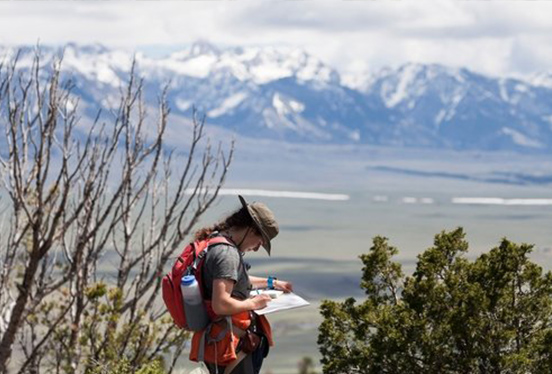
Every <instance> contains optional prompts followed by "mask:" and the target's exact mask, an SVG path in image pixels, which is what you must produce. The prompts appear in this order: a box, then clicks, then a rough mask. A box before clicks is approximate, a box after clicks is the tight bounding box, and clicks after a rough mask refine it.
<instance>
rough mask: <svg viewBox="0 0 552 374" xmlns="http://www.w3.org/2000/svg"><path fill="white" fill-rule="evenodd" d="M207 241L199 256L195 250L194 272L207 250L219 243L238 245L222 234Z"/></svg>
mask: <svg viewBox="0 0 552 374" xmlns="http://www.w3.org/2000/svg"><path fill="white" fill-rule="evenodd" d="M206 242H207V245H206V246H205V248H204V249H203V250H202V251H201V252H200V253H198V254H197V256H196V255H195V251H194V262H193V264H192V268H193V271H194V272H195V271H197V268H198V267H199V263H200V262H201V260H203V258H204V257H205V255H207V252H208V251H209V249H211V248H213V247H215V246H217V245H219V244H227V245H229V246H231V247H234V248H236V246H235V245H234V244H233V243H232V242H231V241H230V240H228V239H227V238H226V237H224V236H222V235H219V236H215V237H212V238H209V239H206Z"/></svg>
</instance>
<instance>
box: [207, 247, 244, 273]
mask: <svg viewBox="0 0 552 374" xmlns="http://www.w3.org/2000/svg"><path fill="white" fill-rule="evenodd" d="M210 251H213V253H212V254H211V256H210V260H211V261H210V262H211V263H210V264H209V265H210V266H209V267H210V269H211V274H212V278H213V280H214V279H230V280H233V281H234V282H237V281H238V269H239V265H240V255H239V253H238V251H237V250H236V249H235V248H232V247H230V246H227V245H220V246H216V247H214V248H212V249H211V250H210Z"/></svg>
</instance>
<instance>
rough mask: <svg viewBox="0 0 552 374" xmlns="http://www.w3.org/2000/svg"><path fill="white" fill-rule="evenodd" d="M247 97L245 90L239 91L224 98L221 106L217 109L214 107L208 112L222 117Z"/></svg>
mask: <svg viewBox="0 0 552 374" xmlns="http://www.w3.org/2000/svg"><path fill="white" fill-rule="evenodd" d="M246 98H247V94H246V93H245V92H238V93H236V94H234V95H232V96H230V97H227V98H226V99H224V101H223V102H222V103H221V104H220V106H219V107H218V108H216V109H212V110H210V111H209V112H208V113H207V116H209V117H220V116H221V115H223V114H226V113H227V112H228V111H230V110H232V109H234V108H235V107H237V106H238V105H240V104H241V102H242V101H244V100H245V99H246Z"/></svg>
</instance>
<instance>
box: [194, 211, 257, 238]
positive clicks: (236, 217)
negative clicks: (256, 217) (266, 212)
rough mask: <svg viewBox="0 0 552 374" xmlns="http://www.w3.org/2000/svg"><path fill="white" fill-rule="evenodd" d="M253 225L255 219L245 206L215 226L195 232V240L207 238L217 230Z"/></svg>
mask: <svg viewBox="0 0 552 374" xmlns="http://www.w3.org/2000/svg"><path fill="white" fill-rule="evenodd" d="M232 227H234V228H243V227H253V228H255V225H254V223H253V219H252V218H251V216H250V215H249V212H248V211H247V210H246V209H245V208H243V207H242V208H240V209H238V210H237V211H235V212H234V213H232V214H230V215H229V216H228V217H226V218H225V219H223V220H222V221H220V222H219V223H216V224H215V225H213V226H208V227H204V228H202V229H199V230H197V231H196V233H195V240H205V239H207V238H208V237H209V235H211V234H212V233H213V232H215V231H225V230H228V229H230V228H232Z"/></svg>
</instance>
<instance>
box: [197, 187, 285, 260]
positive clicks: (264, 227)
mask: <svg viewBox="0 0 552 374" xmlns="http://www.w3.org/2000/svg"><path fill="white" fill-rule="evenodd" d="M239 198H240V202H241V204H242V206H241V208H240V209H238V210H236V211H235V212H233V213H232V214H230V215H229V216H228V217H226V218H225V219H223V220H222V221H221V222H219V223H218V224H216V225H215V226H214V227H212V228H206V229H203V230H200V231H198V232H197V233H196V239H199V240H202V239H206V238H207V236H208V235H209V234H210V233H211V232H213V231H221V232H222V231H229V232H232V234H233V235H232V236H233V240H234V241H235V242H236V244H238V247H239V249H240V250H242V251H244V252H245V251H257V250H258V249H259V247H260V246H261V245H262V246H263V247H264V248H265V249H266V251H267V252H268V254H269V255H270V248H271V245H270V241H271V240H272V239H274V238H275V237H276V235H278V232H279V229H278V223H277V222H276V220H275V218H274V214H273V213H272V211H270V209H268V207H267V206H266V205H265V204H263V203H257V202H254V203H251V204H247V202H246V201H245V199H244V198H243V197H241V196H239ZM234 236H235V237H234Z"/></svg>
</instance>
